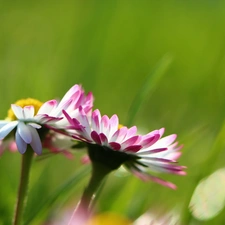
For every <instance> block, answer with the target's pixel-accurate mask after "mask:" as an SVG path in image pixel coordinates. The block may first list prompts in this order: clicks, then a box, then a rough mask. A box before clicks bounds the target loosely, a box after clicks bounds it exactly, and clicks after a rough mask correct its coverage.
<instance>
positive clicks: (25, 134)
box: [0, 85, 93, 155]
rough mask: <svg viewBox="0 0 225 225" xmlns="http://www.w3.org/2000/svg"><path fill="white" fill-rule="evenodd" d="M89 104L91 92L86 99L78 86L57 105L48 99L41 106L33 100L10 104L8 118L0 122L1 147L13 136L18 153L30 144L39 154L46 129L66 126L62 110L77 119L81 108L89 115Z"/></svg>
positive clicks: (91, 101)
mask: <svg viewBox="0 0 225 225" xmlns="http://www.w3.org/2000/svg"><path fill="white" fill-rule="evenodd" d="M92 105H93V96H92V93H89V94H88V95H87V96H86V95H85V94H84V90H83V89H82V87H81V86H80V85H74V86H73V87H72V88H71V89H70V90H69V91H68V92H67V93H66V94H65V95H64V97H63V98H62V100H61V101H60V102H58V101H57V100H50V101H47V102H45V103H42V102H40V101H38V100H36V99H32V98H28V99H22V100H19V101H17V102H16V103H15V104H12V105H11V109H10V110H9V111H8V116H7V118H6V119H5V120H1V121H0V140H1V143H2V144H4V141H5V140H6V137H8V136H10V134H12V133H15V142H16V145H17V149H18V151H19V152H20V153H21V154H24V153H25V152H26V149H27V145H28V144H29V145H31V147H32V149H33V150H34V152H35V153H36V154H38V155H40V154H41V153H42V141H43V140H44V138H45V137H46V135H47V133H48V131H49V129H54V130H61V129H63V128H64V127H65V126H66V125H67V123H66V122H67V120H66V119H65V118H64V115H63V113H62V110H63V109H66V110H67V112H68V113H71V116H76V114H77V111H78V108H79V107H80V106H82V108H83V110H84V112H85V113H86V114H88V113H90V112H91V109H92ZM3 139H4V141H3Z"/></svg>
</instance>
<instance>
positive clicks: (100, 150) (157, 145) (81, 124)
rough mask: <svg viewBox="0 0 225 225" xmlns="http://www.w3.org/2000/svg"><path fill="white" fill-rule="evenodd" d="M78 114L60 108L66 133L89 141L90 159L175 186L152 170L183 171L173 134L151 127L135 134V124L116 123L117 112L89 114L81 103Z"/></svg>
mask: <svg viewBox="0 0 225 225" xmlns="http://www.w3.org/2000/svg"><path fill="white" fill-rule="evenodd" d="M79 112H80V114H79V115H78V116H77V117H76V118H73V117H71V116H70V115H69V114H68V113H67V112H66V111H63V113H64V114H65V116H66V118H67V119H68V122H69V123H70V126H69V127H68V132H69V134H70V135H71V136H72V137H73V138H75V139H77V140H80V141H83V142H86V143H87V145H88V154H89V157H90V160H91V161H92V162H98V163H101V164H104V165H105V166H107V167H108V168H110V169H111V170H114V169H117V168H119V167H120V166H121V165H124V166H125V167H126V168H127V169H128V170H129V171H131V172H132V173H133V174H134V175H136V176H137V177H139V178H141V179H142V180H144V181H148V180H152V181H154V182H157V183H159V184H161V185H164V186H167V187H170V188H173V189H175V188H176V186H175V185H174V184H172V183H170V182H167V181H164V180H162V179H160V178H158V177H156V176H154V175H152V174H150V173H149V171H152V172H163V173H172V174H177V175H185V174H186V173H185V172H184V171H183V170H184V168H185V167H183V166H179V165H178V164H177V161H176V160H177V159H178V158H179V157H180V155H181V152H180V149H181V148H182V146H178V143H177V142H174V141H175V140H176V135H175V134H172V135H169V136H166V137H163V138H162V136H163V133H164V128H162V129H159V130H154V131H152V132H150V133H148V134H146V135H139V134H137V128H136V126H133V127H131V128H127V127H125V126H121V125H119V119H118V117H117V115H113V116H112V117H111V118H109V117H108V116H106V115H104V116H101V114H100V112H99V110H95V111H93V112H92V114H91V117H89V116H88V115H87V113H85V111H84V110H83V109H82V107H80V108H79Z"/></svg>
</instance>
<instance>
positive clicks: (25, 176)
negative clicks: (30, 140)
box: [13, 146, 33, 225]
mask: <svg viewBox="0 0 225 225" xmlns="http://www.w3.org/2000/svg"><path fill="white" fill-rule="evenodd" d="M32 157H33V150H32V149H31V147H30V146H29V147H28V148H27V151H26V152H25V153H24V154H23V155H22V166H21V174H20V184H19V190H18V199H17V203H16V211H15V216H14V221H13V225H20V224H22V219H23V211H24V206H25V200H26V194H27V188H28V182H29V172H30V167H31V162H32Z"/></svg>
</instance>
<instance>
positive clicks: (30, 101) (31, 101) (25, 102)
mask: <svg viewBox="0 0 225 225" xmlns="http://www.w3.org/2000/svg"><path fill="white" fill-rule="evenodd" d="M14 104H15V105H18V106H20V107H22V108H24V107H25V106H33V107H34V115H36V114H37V112H38V110H39V109H40V107H41V106H42V105H43V103H42V102H40V101H38V100H36V99H33V98H27V99H20V100H18V101H16V102H15V103H14ZM16 119H17V118H16V116H15V114H14V112H13V110H12V109H11V108H10V109H9V110H8V115H7V118H6V120H9V121H12V120H16Z"/></svg>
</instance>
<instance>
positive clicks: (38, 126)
mask: <svg viewBox="0 0 225 225" xmlns="http://www.w3.org/2000/svg"><path fill="white" fill-rule="evenodd" d="M28 124H29V125H30V126H32V127H33V128H35V129H40V128H41V125H39V124H37V123H28Z"/></svg>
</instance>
